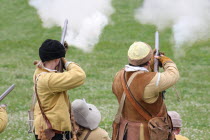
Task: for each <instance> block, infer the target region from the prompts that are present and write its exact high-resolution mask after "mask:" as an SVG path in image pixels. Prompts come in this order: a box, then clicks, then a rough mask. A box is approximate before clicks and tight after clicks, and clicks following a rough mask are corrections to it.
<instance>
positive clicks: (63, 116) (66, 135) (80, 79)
mask: <svg viewBox="0 0 210 140" xmlns="http://www.w3.org/2000/svg"><path fill="white" fill-rule="evenodd" d="M65 53H66V51H65V48H64V46H63V45H62V44H61V43H60V42H59V41H57V40H52V39H47V40H45V41H44V42H43V43H42V45H41V47H40V48H39V57H40V59H41V61H40V62H38V63H37V64H36V65H37V68H36V70H35V72H34V76H33V81H34V90H35V93H36V96H37V101H38V102H37V103H36V105H35V111H34V126H35V137H36V139H37V140H62V139H67V140H69V139H70V138H71V136H70V135H71V130H72V126H71V120H70V108H71V107H70V101H69V97H68V94H67V91H68V90H70V89H73V88H76V87H78V86H80V85H82V84H83V83H84V80H85V78H86V75H85V72H84V71H83V69H82V68H81V67H80V66H79V65H78V64H76V63H74V62H71V61H69V62H68V61H67V60H66V59H65V58H64V57H65ZM61 61H62V63H63V64H64V66H65V69H66V71H65V72H61V73H59V72H57V66H58V64H59V62H61Z"/></svg>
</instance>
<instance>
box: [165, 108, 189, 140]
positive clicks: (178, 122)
mask: <svg viewBox="0 0 210 140" xmlns="http://www.w3.org/2000/svg"><path fill="white" fill-rule="evenodd" d="M168 115H169V116H170V117H171V120H172V123H173V133H174V134H175V138H176V140H189V139H188V138H186V137H184V136H182V135H180V132H181V127H182V119H181V117H180V115H179V113H177V112H176V111H168Z"/></svg>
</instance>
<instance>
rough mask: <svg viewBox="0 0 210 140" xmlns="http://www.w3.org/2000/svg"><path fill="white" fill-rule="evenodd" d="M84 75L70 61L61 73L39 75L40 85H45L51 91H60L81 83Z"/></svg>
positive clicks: (80, 69)
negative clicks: (65, 69)
mask: <svg viewBox="0 0 210 140" xmlns="http://www.w3.org/2000/svg"><path fill="white" fill-rule="evenodd" d="M85 78H86V75H85V72H84V71H83V69H82V68H80V67H79V66H78V65H77V64H75V63H71V64H69V65H68V67H67V71H65V72H63V73H47V74H43V75H42V76H40V78H39V81H40V83H39V84H40V86H44V87H47V88H48V89H49V90H50V91H51V92H62V91H66V90H69V89H72V88H75V87H78V86H80V85H82V84H83V83H84V81H85Z"/></svg>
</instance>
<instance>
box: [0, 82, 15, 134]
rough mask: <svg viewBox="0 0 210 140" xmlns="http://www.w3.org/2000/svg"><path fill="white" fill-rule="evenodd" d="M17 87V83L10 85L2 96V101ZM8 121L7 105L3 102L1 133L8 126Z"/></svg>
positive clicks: (0, 115)
mask: <svg viewBox="0 0 210 140" xmlns="http://www.w3.org/2000/svg"><path fill="white" fill-rule="evenodd" d="M14 88H15V85H14V84H13V85H12V86H10V87H9V88H8V89H7V90H6V91H5V92H4V93H3V94H2V95H1V96H0V101H2V100H3V99H4V98H5V97H6V96H7V95H8V94H9V93H10V92H11V91H12V90H13V89H14ZM7 122H8V116H7V112H6V105H5V104H2V105H0V133H1V132H2V131H4V129H5V128H6V126H7Z"/></svg>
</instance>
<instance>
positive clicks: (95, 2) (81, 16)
mask: <svg viewBox="0 0 210 140" xmlns="http://www.w3.org/2000/svg"><path fill="white" fill-rule="evenodd" d="M29 4H30V5H31V6H33V7H35V8H36V9H37V12H38V14H39V16H40V18H41V20H42V22H43V26H44V27H46V28H50V27H53V26H60V27H63V24H64V21H65V19H68V21H69V23H68V30H67V36H66V39H65V40H66V41H67V43H68V44H70V45H74V46H76V47H77V48H80V49H82V50H83V51H85V52H90V51H91V50H92V49H93V47H94V45H95V44H97V43H98V41H99V37H100V34H101V33H102V30H103V28H104V27H105V26H106V25H107V24H108V23H109V22H110V19H109V17H110V15H111V14H112V13H113V12H114V9H113V8H112V5H111V0H29Z"/></svg>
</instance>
